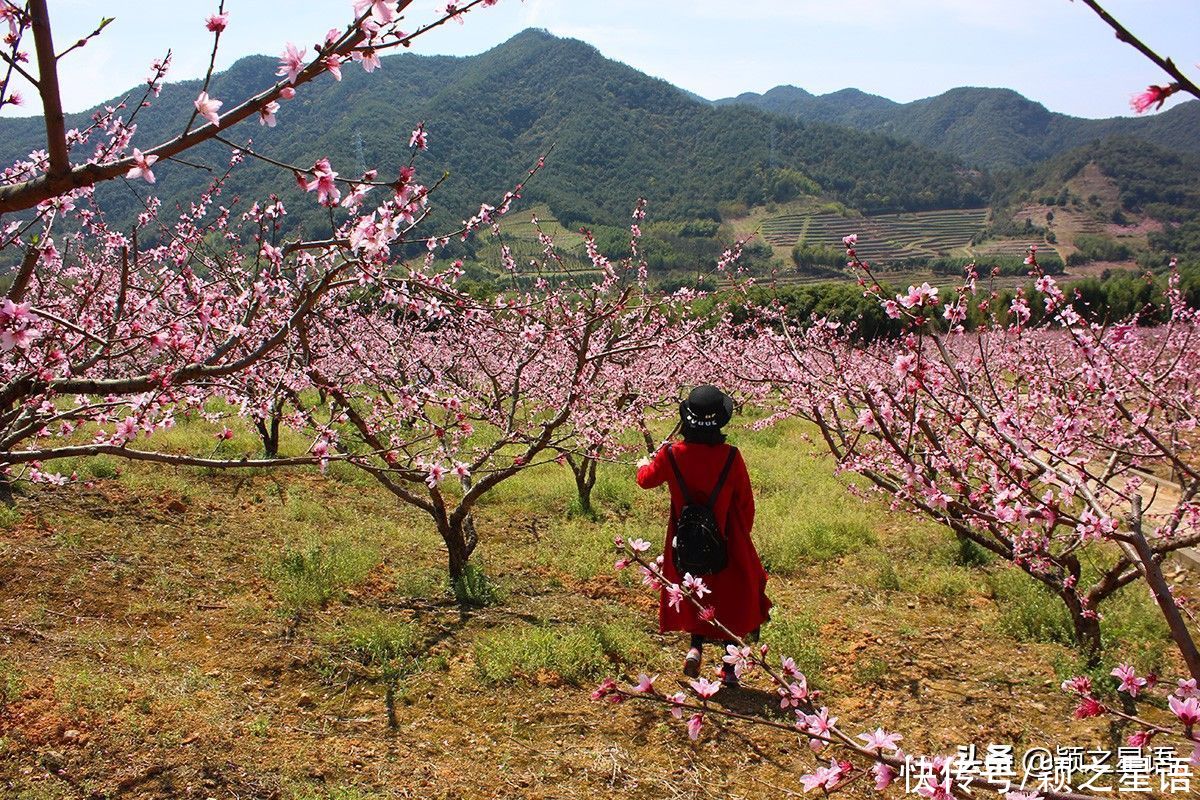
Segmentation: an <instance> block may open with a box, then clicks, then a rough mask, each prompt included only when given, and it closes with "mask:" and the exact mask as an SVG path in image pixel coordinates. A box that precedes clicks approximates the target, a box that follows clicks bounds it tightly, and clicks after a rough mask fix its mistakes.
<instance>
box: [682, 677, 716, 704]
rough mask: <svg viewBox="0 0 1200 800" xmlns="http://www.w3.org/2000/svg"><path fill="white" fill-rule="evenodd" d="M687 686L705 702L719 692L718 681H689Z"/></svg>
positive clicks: (703, 679)
mask: <svg viewBox="0 0 1200 800" xmlns="http://www.w3.org/2000/svg"><path fill="white" fill-rule="evenodd" d="M689 685H690V686H691V687H692V689H693V691H695V692H696V694H698V695H700V696H701V697H703V698H704V699H705V700H707V699H708V698H710V697H712V696H713V695H714V694H716V693H717V692H719V691H721V682H720V681H710V680H708V679H707V678H698V679H696V680H694V681H691V682H690V683H689Z"/></svg>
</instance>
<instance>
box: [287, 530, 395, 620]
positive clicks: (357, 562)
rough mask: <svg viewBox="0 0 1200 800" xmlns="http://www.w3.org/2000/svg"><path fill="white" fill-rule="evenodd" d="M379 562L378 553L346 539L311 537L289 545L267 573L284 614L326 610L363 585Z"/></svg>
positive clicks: (366, 546)
mask: <svg viewBox="0 0 1200 800" xmlns="http://www.w3.org/2000/svg"><path fill="white" fill-rule="evenodd" d="M378 563H379V553H378V551H377V550H376V549H375V548H373V547H370V546H368V545H363V544H359V543H355V542H352V541H351V540H350V539H349V538H346V537H344V536H343V537H336V536H335V537H325V538H321V537H318V536H316V535H313V534H310V535H309V536H307V537H306V538H304V539H303V540H301V541H299V542H297V543H294V544H291V545H288V546H286V547H285V548H284V549H283V550H282V552H280V553H278V554H276V555H274V556H273V557H272V558H271V559H270V560H269V562H268V564H267V569H266V573H267V576H268V577H270V578H271V579H272V580H273V581H274V582H275V589H276V591H275V596H276V599H278V600H279V602H280V603H281V604H282V605H283V607H284V609H285V611H287V612H288V613H290V614H296V613H299V612H301V611H305V610H309V609H313V608H323V607H325V605H326V604H328V603H329V602H330V601H331V600H334V599H338V598H340V597H342V596H343V594H344V593H345V590H346V589H348V588H349V587H351V586H354V585H356V584H358V583H361V582H362V580H363V579H364V578H366V576H367V574H368V573H369V572H370V571H371V570H372V569H373V568H374V567H375V566H376V565H377V564H378Z"/></svg>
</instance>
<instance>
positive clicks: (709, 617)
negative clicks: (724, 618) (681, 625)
mask: <svg viewBox="0 0 1200 800" xmlns="http://www.w3.org/2000/svg"><path fill="white" fill-rule="evenodd" d="M699 616H700V619H702V620H703V621H705V622H712V621H713V620H714V619H716V618H717V609H716V606H705V607H704V608H702V609H700V615H699Z"/></svg>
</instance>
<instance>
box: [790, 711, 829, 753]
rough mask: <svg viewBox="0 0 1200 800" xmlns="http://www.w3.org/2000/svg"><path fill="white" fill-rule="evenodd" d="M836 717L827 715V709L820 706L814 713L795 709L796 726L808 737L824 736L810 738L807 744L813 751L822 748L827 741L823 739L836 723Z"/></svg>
mask: <svg viewBox="0 0 1200 800" xmlns="http://www.w3.org/2000/svg"><path fill="white" fill-rule="evenodd" d="M837 721H838V718H837V717H830V716H829V709H828V708H824V707H822V708H821V710H820V711H818V712H817V713H816V714H805V713H804V712H802V711H800V710H797V711H796V727H797V728H799V729H800V730H802V731H804V732H805V733H807V734H808V735H809V736H810V737H816V736H820V737H824V738H822V739H816V738H810V739H809V740H808V746H809V747H810V748H812V751H813V752H814V753H815V752H817V751H819V750H821V748H823V747H824V746H825V745H826V744H828V742H826V741H825V739H827V738H829V734H830V732H831V730H832V729H833V726H834V725H836V724H837Z"/></svg>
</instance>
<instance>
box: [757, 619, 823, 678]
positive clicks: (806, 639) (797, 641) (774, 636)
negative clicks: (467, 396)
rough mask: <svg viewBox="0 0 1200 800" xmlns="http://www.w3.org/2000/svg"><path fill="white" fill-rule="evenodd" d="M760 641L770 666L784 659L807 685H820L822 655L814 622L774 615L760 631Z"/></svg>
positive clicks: (816, 626) (819, 632)
mask: <svg viewBox="0 0 1200 800" xmlns="http://www.w3.org/2000/svg"><path fill="white" fill-rule="evenodd" d="M762 641H763V642H765V643H766V644H767V645H768V646H769V647H770V649H769V650H768V653H769V654H770V656H769V657H770V663H771V664H772V665H778V663H779V660H780V659H781V658H783V657H785V656H787V657H790V658H791V659H792V660H793V661H795V662H796V667H797V668H798V669H799V670H800V671H801V672H803V673H804V675H805V676H806V677H807V678H808V680H809V683H810V684H813V685H820V683H821V676H820V673H821V668H822V667H823V666H824V665H825V655H824V650H823V648H822V647H821V630H820V627H819V626H818V625H817V623H816V622H814V621H813V620H812V619H810V618H808V617H805V616H798V615H796V616H788V615H782V614H775V615H774V618H773V619H772V620H771V621H770V622H768V623H767V624H766V625H764V626H763V628H762Z"/></svg>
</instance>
